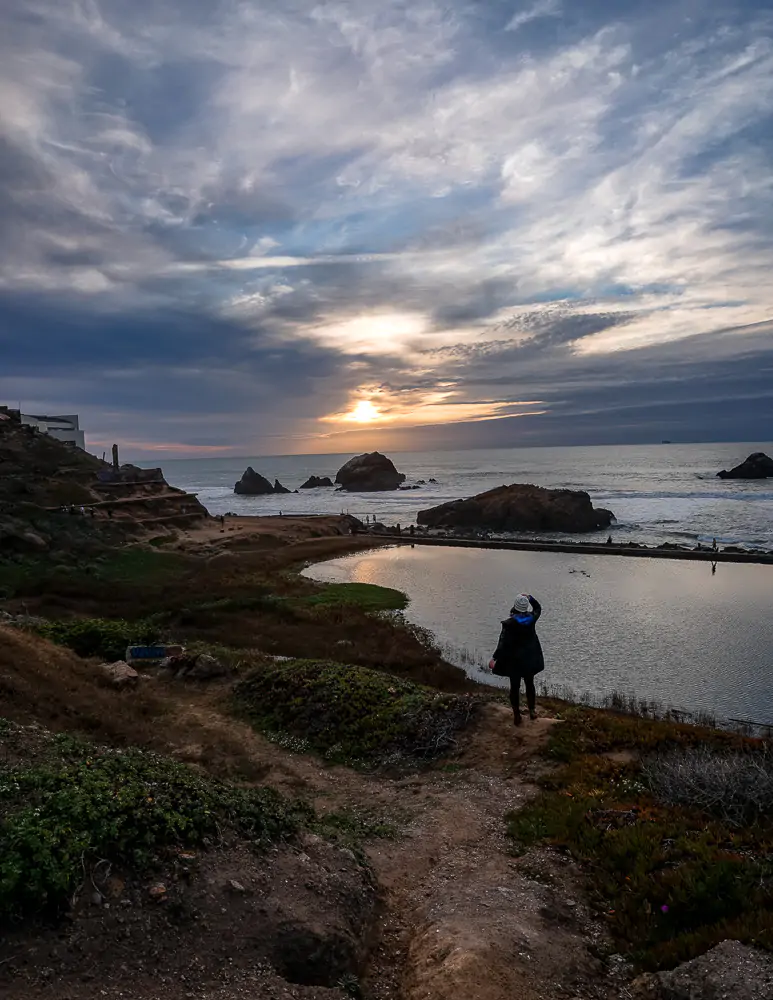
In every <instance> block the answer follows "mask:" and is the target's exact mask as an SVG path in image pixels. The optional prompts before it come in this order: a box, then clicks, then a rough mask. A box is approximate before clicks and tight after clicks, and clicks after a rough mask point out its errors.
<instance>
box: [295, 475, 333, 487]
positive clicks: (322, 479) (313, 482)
mask: <svg viewBox="0 0 773 1000" xmlns="http://www.w3.org/2000/svg"><path fill="white" fill-rule="evenodd" d="M332 485H333V480H332V479H331V478H330V477H329V476H309V478H308V479H307V480H306V482H305V483H302V484H301V489H302V490H318V489H321V488H322V487H323V486H332Z"/></svg>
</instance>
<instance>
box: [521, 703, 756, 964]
mask: <svg viewBox="0 0 773 1000" xmlns="http://www.w3.org/2000/svg"><path fill="white" fill-rule="evenodd" d="M563 715H564V719H563V721H562V722H561V723H559V724H558V725H556V726H555V727H554V730H553V735H552V737H551V740H550V742H549V745H548V748H547V753H548V755H549V756H550V757H551V758H552V759H553V760H554V761H556V762H557V763H559V764H560V767H559V768H558V769H557V770H555V771H552V772H551V773H550V774H548V775H547V776H545V777H544V778H543V779H542V782H541V783H542V786H543V793H542V795H541V796H539V797H538V798H537V799H535V800H534V802H532V803H530V804H529V805H527V806H526V807H525V808H524V809H522V810H521V811H519V812H517V813H512V814H511V815H510V816H509V817H508V829H509V833H510V836H511V837H512V838H513V841H514V843H515V847H516V850H518V851H524V850H525V849H527V848H528V847H529V846H530V845H533V844H536V843H548V844H551V845H553V846H555V847H558V848H559V849H563V850H565V851H567V852H568V853H569V854H571V855H572V856H573V857H574V858H575V859H576V860H577V861H579V862H580V863H581V864H582V865H583V867H584V869H585V871H586V872H587V874H588V877H589V889H590V891H591V893H592V897H593V899H594V901H595V903H596V905H597V907H598V909H599V911H600V912H601V913H603V915H604V917H605V919H606V920H607V921H608V923H609V927H610V932H611V934H612V937H613V939H614V941H615V946H616V948H618V949H619V950H622V951H624V952H626V953H627V954H629V955H630V956H631V958H632V959H633V960H634V961H635V962H636V963H637V964H638V965H639V966H640V967H642V968H645V969H658V968H664V967H665V968H668V967H671V966H673V965H675V964H677V963H678V962H681V961H685V960H687V959H690V958H692V957H694V956H695V955H697V954H700V953H702V952H704V951H706V950H707V949H708V948H710V947H712V946H713V945H715V944H718V943H719V942H720V941H722V940H724V939H725V938H736V939H738V940H741V941H745V942H748V943H754V944H757V945H760V946H762V947H766V948H773V817H771V814H770V811H769V810H767V811H765V810H764V809H761V808H759V807H758V806H759V805H760V804H761V803H759V802H758V797H757V796H756V793H755V792H754V791H753V789H752V785H751V783H750V782H747V784H746V788H747V792H746V794H745V795H744V794H742V793H741V791H740V789H737V790H736V793H735V798H734V799H733V800H732V802H731V803H730V806H729V808H728V809H725V808H724V807H723V806H722V805H721V804H720V802H719V801H718V800H717V798H716V796H715V795H712V794H711V793H710V792H709V788H710V786H711V783H712V781H713V780H714V779H715V778H717V779H718V778H719V776H721V775H722V774H727V775H728V776H729V777H728V780H727V781H726V782H725V789H726V791H727V792H728V793H730V791H731V786H732V781H733V775H735V776H736V777H737V776H738V775H739V773H743V774H745V773H746V772H745V771H744V770H743V768H751V769H752V770H753V771H754V772H755V773H758V772H757V769H758V768H762V769H763V770H764V769H765V768H766V767H767V766H769V763H770V757H769V755H768V754H767V753H766V752H765V747H764V745H763V744H762V742H761V741H754V740H748V739H742V738H741V737H738V736H733V735H731V734H727V733H720V732H715V731H711V730H705V729H699V728H697V727H691V726H685V725H676V724H673V723H671V724H669V723H665V722H648V721H646V720H643V719H636V718H631V717H626V716H616V715H614V714H612V713H605V712H600V711H596V710H593V709H586V708H570V709H566V710H565V711H564V713H563ZM642 761H645V763H642ZM738 761H740V762H741V765H740V766H741V768H742V770H741V771H739V769H738V768H739V765H738V763H737V762H738ZM680 774H681V778H679V775H680Z"/></svg>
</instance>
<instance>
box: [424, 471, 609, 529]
mask: <svg viewBox="0 0 773 1000" xmlns="http://www.w3.org/2000/svg"><path fill="white" fill-rule="evenodd" d="M614 519H615V515H614V514H613V513H612V512H611V511H609V510H604V509H603V508H601V507H594V506H593V504H592V503H591V499H590V497H589V496H588V494H587V493H585V492H584V491H583V490H548V489H545V488H544V487H542V486H532V485H530V484H527V483H523V484H521V483H515V484H513V485H512V486H498V487H496V488H495V489H493V490H488V491H487V492H486V493H479V494H478V495H477V496H474V497H470V499H469V500H452V501H451V502H450V503H443V504H440V505H439V506H438V507H430V508H429V509H428V510H420V511H419V514H418V517H417V519H416V520H417V523H418V524H423V525H426V526H427V527H429V528H482V529H485V530H488V531H566V532H583V531H598V530H599V529H601V528H608V527H609V525H610V524H611V523H612V521H614Z"/></svg>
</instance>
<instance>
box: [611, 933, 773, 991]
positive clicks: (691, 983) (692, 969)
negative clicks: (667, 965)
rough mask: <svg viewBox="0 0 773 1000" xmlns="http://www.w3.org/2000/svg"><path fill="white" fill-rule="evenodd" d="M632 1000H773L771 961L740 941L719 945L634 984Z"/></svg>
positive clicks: (772, 966)
mask: <svg viewBox="0 0 773 1000" xmlns="http://www.w3.org/2000/svg"><path fill="white" fill-rule="evenodd" d="M631 985H632V988H633V989H632V993H633V996H634V997H636V1000H640V998H641V1000H645V998H646V1000H698V998H702V997H705V998H706V1000H714V998H719V997H732V998H733V1000H767V998H768V997H773V959H771V957H770V955H769V954H767V953H766V952H764V951H761V950H760V949H759V948H750V947H749V946H748V945H745V944H741V942H740V941H723V942H722V943H721V944H718V945H717V946H716V947H715V948H712V949H711V951H707V952H706V953H705V954H704V955H700V956H698V958H693V959H692V960H691V961H689V962H684V963H683V964H682V965H678V966H677V967H676V968H675V969H673V970H671V971H669V972H658V973H655V974H654V975H644V976H641V977H640V978H639V979H636V980H634V982H633V983H632V984H631Z"/></svg>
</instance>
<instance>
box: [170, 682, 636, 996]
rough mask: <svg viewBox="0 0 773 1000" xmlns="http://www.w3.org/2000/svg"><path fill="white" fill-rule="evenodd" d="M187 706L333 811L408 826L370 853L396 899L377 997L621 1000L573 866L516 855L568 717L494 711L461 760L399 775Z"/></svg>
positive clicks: (372, 992) (374, 989) (380, 958)
mask: <svg viewBox="0 0 773 1000" xmlns="http://www.w3.org/2000/svg"><path fill="white" fill-rule="evenodd" d="M185 711H186V712H187V713H188V718H189V721H190V723H191V724H192V725H193V726H199V727H201V730H202V733H206V734H207V735H206V738H205V742H207V741H211V740H213V739H215V738H216V735H217V731H218V730H219V729H220V728H221V727H224V726H226V727H227V728H228V735H229V739H230V740H231V741H232V740H233V739H237V740H238V741H239V742H240V743H241V744H242V747H243V749H244V752H245V753H246V754H247V755H248V757H250V758H251V759H252V760H253V762H254V764H255V766H256V769H257V767H258V766H259V767H260V771H261V776H262V780H265V781H267V782H269V783H271V784H273V785H275V786H277V787H279V788H282V789H284V790H285V791H288V792H291V793H293V794H296V795H298V794H304V795H306V796H307V797H309V798H311V799H313V801H314V803H315V805H316V806H317V807H318V808H319V809H320V810H330V809H334V808H340V807H342V806H349V807H358V806H359V807H360V808H363V807H364V808H367V809H368V810H372V811H375V812H377V813H380V814H382V815H383V816H385V817H386V818H391V819H393V820H395V821H396V822H397V823H398V825H399V828H400V836H399V837H398V838H397V839H395V840H393V841H390V840H382V841H378V842H376V843H374V844H371V846H370V848H369V851H368V853H369V858H370V861H371V864H372V866H373V869H374V871H375V873H376V876H377V879H378V882H379V884H380V886H381V889H382V893H383V900H384V907H383V913H382V917H381V923H380V928H379V938H380V943H379V945H378V947H377V948H376V949H375V951H374V954H373V955H372V958H371V963H370V967H369V969H368V972H367V975H366V980H365V986H366V994H367V996H368V997H369V998H372V1000H390V998H391V1000H395V998H398V997H399V998H404V1000H458V998H460V997H465V998H467V997H469V998H476V1000H512V998H515V997H517V998H521V1000H547V998H564V997H567V998H579V997H582V998H599V1000H602V998H607V997H612V996H615V997H617V996H619V992H618V991H617V990H615V989H614V984H613V983H612V982H611V981H609V980H608V979H607V977H606V975H605V971H604V968H603V967H602V965H601V963H600V962H599V961H598V960H597V959H596V958H594V957H593V955H592V953H591V950H592V946H593V945H596V944H598V943H599V937H600V933H601V932H600V931H599V930H598V928H597V925H596V924H595V923H594V921H593V920H592V919H591V917H590V914H589V913H588V911H587V909H586V907H585V906H584V904H583V902H582V898H581V894H580V890H579V887H578V885H577V884H576V875H575V872H574V871H573V869H572V866H571V865H569V864H567V863H562V861H561V859H560V858H559V857H557V856H555V855H553V854H551V853H549V852H530V853H529V854H528V855H526V856H524V857H522V858H515V857H513V856H512V855H511V854H510V853H509V842H508V840H507V837H506V831H505V822H504V816H505V814H506V813H507V812H508V811H510V810H514V809H518V808H519V807H521V806H522V805H523V804H524V803H525V802H526V801H528V799H529V798H530V797H531V796H532V795H534V794H535V792H536V789H535V787H534V785H533V784H532V783H531V782H530V780H529V775H530V773H531V772H532V771H533V769H534V766H535V760H534V757H535V754H536V753H537V752H538V750H539V749H540V748H541V747H542V746H543V745H544V742H545V740H546V739H547V737H548V735H549V732H550V729H551V727H552V726H553V725H560V723H559V722H556V720H554V719H551V718H540V719H538V720H537V721H536V722H534V723H528V722H527V723H525V724H524V725H523V727H521V728H520V729H518V730H516V729H514V727H513V725H512V716H511V714H510V711H509V710H508V709H506V708H504V707H502V706H497V705H489V706H486V707H485V709H484V711H483V713H482V716H481V718H480V719H479V720H478V722H477V724H476V725H475V726H474V727H473V728H472V730H471V732H470V733H469V734H468V735H467V736H466V738H465V739H464V742H463V743H462V744H461V745H460V749H459V752H458V754H457V755H456V757H455V758H454V759H452V760H451V761H449V762H447V763H445V764H440V765H438V766H437V767H436V768H435V769H433V770H431V771H428V772H423V773H420V774H414V775H410V776H407V777H402V778H399V779H389V778H384V777H383V776H379V777H374V776H369V775H364V774H361V773H358V772H355V771H352V770H349V769H347V768H343V767H326V766H324V765H322V764H320V762H319V761H317V760H316V759H315V758H312V757H309V756H305V755H302V754H292V753H288V751H287V750H284V749H283V748H281V747H279V746H277V745H275V744H272V743H270V742H268V741H267V740H265V739H264V738H263V737H261V736H260V735H258V734H256V733H255V732H253V731H252V730H251V729H250V728H249V727H248V726H246V725H244V724H242V723H239V722H236V721H234V720H233V719H232V718H227V717H224V716H222V715H221V714H220V713H219V711H218V709H217V706H216V705H215V704H212V703H211V701H209V700H208V699H207V698H206V697H202V698H201V699H200V700H193V701H191V702H190V703H189V704H188V705H187V707H186V709H185ZM196 753H197V750H196V747H195V746H193V747H189V748H187V751H186V750H185V749H184V750H182V751H180V752H178V755H180V756H182V757H183V758H185V757H186V754H187V755H188V757H189V759H195V756H196Z"/></svg>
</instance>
